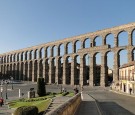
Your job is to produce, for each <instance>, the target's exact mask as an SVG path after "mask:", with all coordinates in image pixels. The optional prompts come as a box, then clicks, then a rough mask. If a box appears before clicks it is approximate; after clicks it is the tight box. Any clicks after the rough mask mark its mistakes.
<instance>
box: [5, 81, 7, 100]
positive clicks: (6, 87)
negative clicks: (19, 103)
mask: <svg viewBox="0 0 135 115" xmlns="http://www.w3.org/2000/svg"><path fill="white" fill-rule="evenodd" d="M5 84H6V99H8V97H7V85H8V81H5Z"/></svg>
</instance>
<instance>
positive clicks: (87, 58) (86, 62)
mask: <svg viewBox="0 0 135 115" xmlns="http://www.w3.org/2000/svg"><path fill="white" fill-rule="evenodd" d="M89 75H90V55H89V54H85V55H84V85H89Z"/></svg>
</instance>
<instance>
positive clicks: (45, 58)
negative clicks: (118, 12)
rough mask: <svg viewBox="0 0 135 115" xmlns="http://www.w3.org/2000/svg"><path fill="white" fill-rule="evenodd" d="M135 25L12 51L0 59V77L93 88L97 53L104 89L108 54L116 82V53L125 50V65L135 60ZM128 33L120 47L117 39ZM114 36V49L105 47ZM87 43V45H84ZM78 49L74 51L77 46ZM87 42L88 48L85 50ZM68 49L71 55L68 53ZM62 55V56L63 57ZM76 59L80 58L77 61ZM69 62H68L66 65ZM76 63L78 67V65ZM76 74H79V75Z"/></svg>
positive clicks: (117, 66) (118, 63)
mask: <svg viewBox="0 0 135 115" xmlns="http://www.w3.org/2000/svg"><path fill="white" fill-rule="evenodd" d="M134 30H135V23H130V24H126V25H122V26H117V27H113V28H109V29H104V30H100V31H96V32H91V33H87V34H82V35H79V36H75V37H71V38H65V39H63V40H58V41H54V42H49V43H45V44H41V45H37V46H33V47H28V48H24V49H20V50H15V51H11V52H7V53H3V54H1V55H0V73H1V75H2V76H9V75H11V76H13V77H14V79H16V80H27V81H33V82H36V81H37V78H38V77H44V78H45V81H46V83H56V82H57V83H58V84H70V85H75V84H76V85H77V84H81V85H85V84H87V81H89V85H90V86H93V85H94V80H95V71H96V70H95V67H96V59H95V56H96V54H97V53H101V73H100V85H101V86H105V85H107V77H106V76H107V74H108V72H107V71H108V67H107V54H108V52H113V53H114V60H112V61H113V62H114V64H113V81H114V82H116V81H118V80H119V77H118V76H119V72H118V68H119V66H120V58H119V52H120V51H121V50H127V60H128V62H130V61H133V60H134V59H135V56H134V51H135V45H134V44H133V41H134V40H133V32H135V31H134ZM122 32H127V35H128V38H127V39H128V43H127V45H125V46H120V45H119V35H120V33H122ZM110 34H111V35H113V38H114V39H113V41H114V46H113V47H112V46H110V44H108V43H107V37H108V36H109V35H110ZM99 36H100V37H101V38H102V40H101V41H102V44H101V45H100V46H97V45H96V42H95V40H96V38H97V37H99ZM87 41H88V42H87ZM78 42H79V43H80V48H78V49H77V47H76V46H77V45H76V44H77V43H78ZM86 42H87V44H88V46H89V47H86ZM69 45H70V47H71V48H70V50H71V49H72V51H71V52H69ZM62 52H64V53H63V54H62ZM86 55H89V59H90V62H89V65H88V67H89V69H88V70H87V71H88V77H86V76H87V75H86V73H87V71H86V61H85V57H86ZM78 57H79V58H78ZM69 58H70V61H69ZM77 60H79V62H80V64H79V63H78V62H77ZM78 72H79V73H78Z"/></svg>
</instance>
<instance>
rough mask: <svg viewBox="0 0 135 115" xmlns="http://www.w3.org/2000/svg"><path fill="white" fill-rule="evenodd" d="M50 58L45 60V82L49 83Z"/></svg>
mask: <svg viewBox="0 0 135 115" xmlns="http://www.w3.org/2000/svg"><path fill="white" fill-rule="evenodd" d="M49 62H50V61H49V59H46V60H45V82H46V83H49Z"/></svg>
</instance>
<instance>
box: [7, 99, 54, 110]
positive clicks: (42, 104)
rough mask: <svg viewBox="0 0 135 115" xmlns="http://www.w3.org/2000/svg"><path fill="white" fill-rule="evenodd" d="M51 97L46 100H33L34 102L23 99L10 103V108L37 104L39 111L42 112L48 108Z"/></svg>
mask: <svg viewBox="0 0 135 115" xmlns="http://www.w3.org/2000/svg"><path fill="white" fill-rule="evenodd" d="M51 101H52V100H51V99H50V98H49V99H46V100H40V101H32V102H22V101H16V102H11V103H9V107H10V108H18V107H21V106H36V107H37V108H38V111H39V112H42V111H44V110H46V109H47V107H48V106H49V104H50V103H51Z"/></svg>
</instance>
